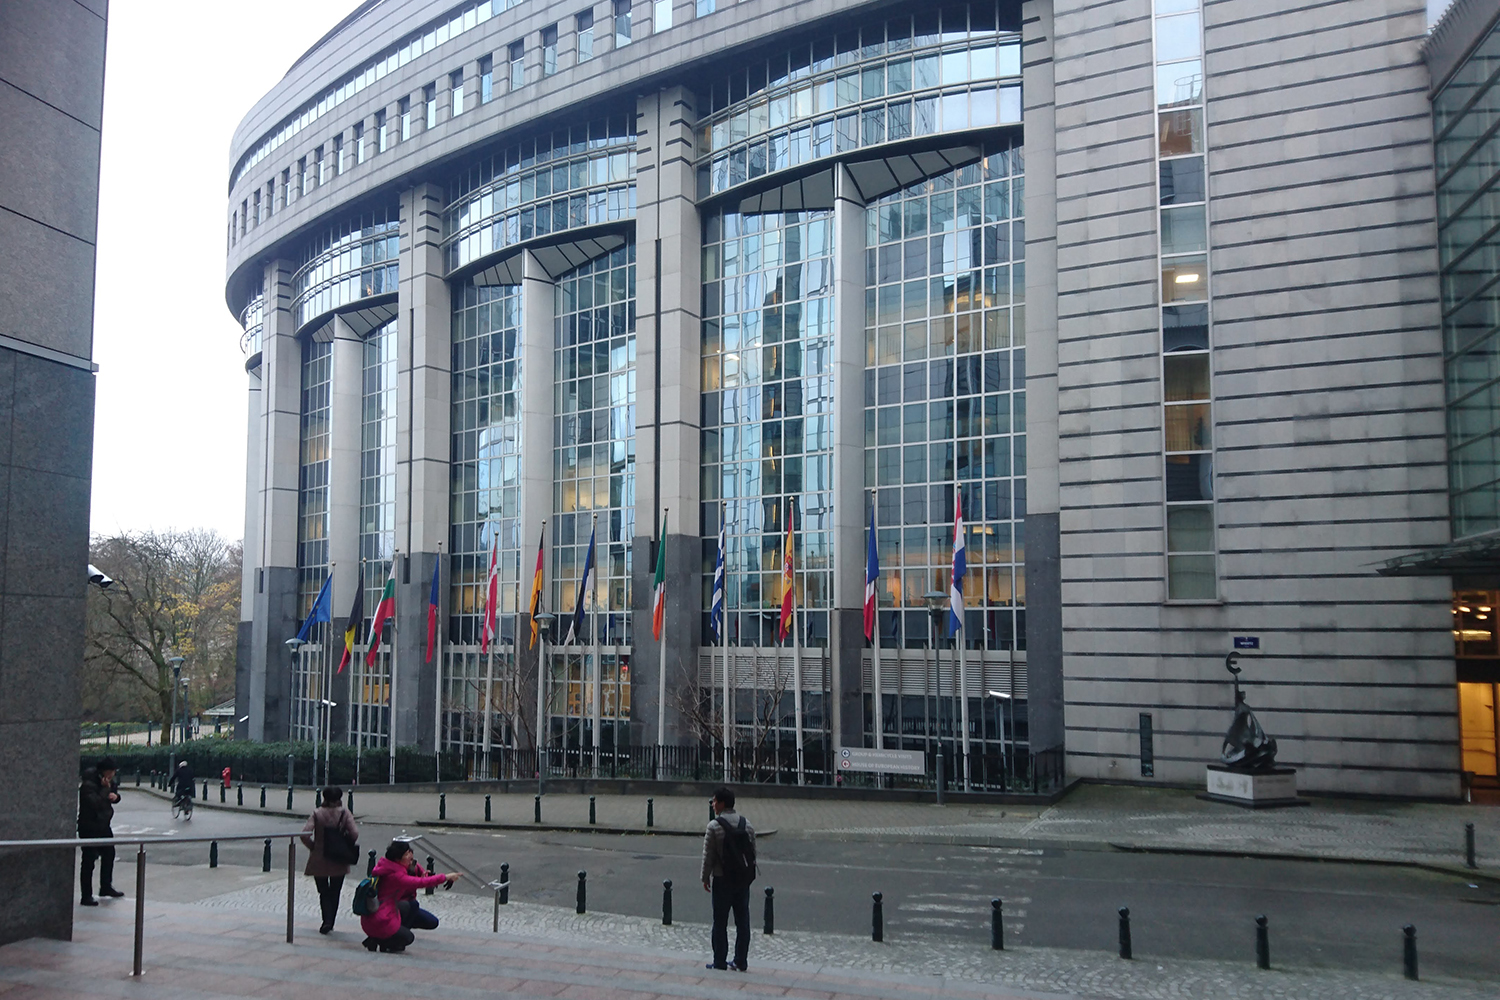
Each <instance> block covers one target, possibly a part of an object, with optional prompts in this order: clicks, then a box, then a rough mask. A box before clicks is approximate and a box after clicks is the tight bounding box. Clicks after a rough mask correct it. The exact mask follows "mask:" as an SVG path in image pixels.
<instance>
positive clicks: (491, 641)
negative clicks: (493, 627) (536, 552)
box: [479, 523, 499, 780]
mask: <svg viewBox="0 0 1500 1000" xmlns="http://www.w3.org/2000/svg"><path fill="white" fill-rule="evenodd" d="M490 530H491V531H498V530H499V529H498V528H497V527H495V526H494V524H493V523H491V525H490ZM494 547H495V540H494V537H493V536H491V538H490V562H491V565H490V566H489V567H488V569H487V571H486V573H485V578H484V604H485V607H484V620H483V621H482V622H480V625H479V628H480V635H481V636H485V635H486V634H487V633H486V629H487V628H488V626H489V620H490V615H491V613H492V612H493V609H492V608H491V607H490V604H491V599H490V574H491V573H493V572H494V571H495V567H494V565H493V563H494V560H495V554H494ZM485 645H486V646H487V647H488V649H487V651H486V653H485V676H484V742H483V744H482V749H483V751H484V777H485V780H489V779H490V778H492V777H494V775H493V774H491V773H490V711H491V706H492V705H493V704H494V700H495V637H494V636H493V635H490V636H488V639H487V640H486V642H485Z"/></svg>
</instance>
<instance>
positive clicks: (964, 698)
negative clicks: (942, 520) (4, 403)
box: [953, 483, 969, 792]
mask: <svg viewBox="0 0 1500 1000" xmlns="http://www.w3.org/2000/svg"><path fill="white" fill-rule="evenodd" d="M953 491H954V495H955V496H958V495H959V493H958V484H957V483H954V484H953ZM958 509H959V510H960V511H962V510H963V501H962V499H960V500H959V508H958ZM954 544H955V545H957V544H958V540H957V539H955V540H954ZM964 552H965V553H967V552H968V543H967V539H966V540H965V544H964ZM964 558H965V559H966V560H967V558H968V556H967V554H966V555H965V557H964ZM953 586H955V587H959V586H960V584H959V582H958V581H956V580H955V581H954V582H953ZM962 594H963V590H962V589H960V590H959V595H960V607H962ZM966 617H968V611H967V610H965V611H964V614H963V615H962V616H961V617H960V618H959V620H958V629H957V630H956V631H955V632H954V633H953V644H954V645H955V646H957V647H958V656H957V662H958V720H959V721H958V724H959V726H960V727H961V728H962V730H963V743H962V744H961V745H962V747H963V755H964V756H963V769H964V791H966V792H967V791H969V683H968V681H969V679H968V676H967V673H968V671H967V670H966V669H965V667H964V647H965V646H966V645H968V643H967V642H965V640H966V639H967V638H968V629H967V628H965V625H966V624H967V623H966V622H965V621H964V618H966Z"/></svg>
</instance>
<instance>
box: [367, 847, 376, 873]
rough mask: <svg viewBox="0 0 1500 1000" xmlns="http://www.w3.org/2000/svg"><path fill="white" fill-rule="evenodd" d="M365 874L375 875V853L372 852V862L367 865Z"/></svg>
mask: <svg viewBox="0 0 1500 1000" xmlns="http://www.w3.org/2000/svg"><path fill="white" fill-rule="evenodd" d="M365 874H366V875H374V874H375V852H374V851H371V852H370V860H369V861H368V862H366V863H365Z"/></svg>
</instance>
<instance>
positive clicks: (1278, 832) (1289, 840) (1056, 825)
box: [127, 785, 1500, 877]
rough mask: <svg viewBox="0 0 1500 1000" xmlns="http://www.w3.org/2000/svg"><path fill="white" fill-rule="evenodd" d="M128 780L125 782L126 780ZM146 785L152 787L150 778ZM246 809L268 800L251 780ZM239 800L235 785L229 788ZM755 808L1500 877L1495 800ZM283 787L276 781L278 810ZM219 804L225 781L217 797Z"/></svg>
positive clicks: (697, 822) (701, 820) (833, 831)
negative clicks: (1273, 806) (1252, 806)
mask: <svg viewBox="0 0 1500 1000" xmlns="http://www.w3.org/2000/svg"><path fill="white" fill-rule="evenodd" d="M129 790H131V789H128V788H127V791H129ZM141 790H142V791H149V790H148V789H145V788H143V789H141ZM245 791H246V802H247V803H249V804H248V805H247V806H246V807H245V809H246V810H248V811H254V812H258V811H259V810H258V809H252V806H254V805H256V804H257V803H258V800H259V787H258V786H256V787H254V788H248V787H247V788H246V790H245ZM228 798H229V801H230V802H231V803H232V802H233V801H234V792H233V791H232V790H231V792H230V793H229V796H228ZM742 799H743V801H744V803H745V808H746V810H747V814H748V815H750V816H752V817H753V820H754V822H755V824H756V826H757V827H758V828H759V829H761V830H763V831H771V830H774V831H776V832H777V834H778V835H779V836H782V837H806V838H817V839H830V840H861V839H879V840H881V841H885V842H892V841H919V842H920V841H926V842H934V841H935V842H942V843H961V844H978V845H985V846H1006V847H1057V848H1071V849H1075V850H1108V849H1117V848H1124V849H1134V850H1164V851H1207V852H1213V853H1224V854H1260V855H1267V856H1276V857H1310V858H1322V859H1345V860H1357V861H1384V862H1399V863H1406V864H1421V865H1427V866H1433V867H1439V868H1443V869H1448V870H1454V871H1463V864H1464V855H1463V850H1464V824H1465V823H1473V824H1474V825H1475V832H1476V841H1477V848H1478V851H1477V853H1478V861H1479V867H1480V871H1481V872H1482V873H1484V874H1487V875H1490V876H1493V877H1500V809H1496V808H1495V807H1490V806H1461V805H1439V804H1432V803H1403V802H1366V801H1356V800H1348V799H1326V798H1313V799H1311V800H1310V802H1311V805H1310V806H1308V807H1306V808H1300V809H1281V810H1248V809H1239V808H1236V807H1234V806H1227V805H1222V804H1219V803H1214V802H1205V801H1203V800H1201V799H1198V798H1197V797H1196V796H1195V795H1194V794H1193V793H1191V792H1187V791H1183V790H1180V789H1161V788H1139V787H1119V786H1102V785H1084V786H1081V787H1079V788H1076V789H1075V790H1074V791H1073V792H1072V793H1071V794H1069V795H1068V796H1067V797H1066V798H1064V799H1063V800H1062V801H1060V802H1058V803H1057V804H1056V805H1053V806H1039V805H1038V806H1033V805H1025V804H1022V805H980V804H968V803H962V802H960V803H956V804H955V803H950V804H948V805H944V806H937V805H933V804H930V803H910V802H878V801H875V802H871V801H851V800H843V799H781V798H776V797H774V789H773V788H767V789H765V790H764V792H757V793H756V794H753V795H752V794H750V793H748V792H747V793H743V794H742ZM285 802H286V789H285V788H284V787H283V788H281V789H275V788H269V789H267V805H268V806H269V807H270V808H269V809H268V810H267V812H268V814H271V815H279V816H285V815H287V813H286V811H285V810H284V809H282V808H277V807H279V806H284V805H285ZM311 802H312V792H311V790H310V789H298V790H297V792H296V794H295V797H294V802H293V805H294V809H293V814H294V815H296V816H298V817H301V816H302V815H304V814H305V812H306V811H307V810H308V809H309V808H310V806H311ZM209 804H210V805H212V806H217V793H216V792H215V793H213V794H212V795H211V797H210V803H209ZM532 809H533V799H532V796H531V795H529V794H509V795H502V794H496V795H493V796H492V798H491V815H492V817H493V821H494V822H493V824H492V825H493V826H495V827H497V828H498V827H512V828H522V829H537V827H536V826H535V824H533V822H532V815H533V814H532ZM707 809H708V806H707V802H706V800H705V799H704V798H702V797H699V796H692V797H666V796H657V797H656V801H655V814H656V815H655V819H656V826H655V828H654V831H653V832H655V833H658V834H671V833H677V834H691V835H697V834H700V833H701V832H702V830H703V827H704V824H705V823H706V822H707V819H708V813H707ZM355 810H356V814H357V815H358V817H359V818H360V819H361V820H363V821H365V822H377V823H384V824H391V825H397V826H417V825H421V826H429V827H436V826H440V825H441V824H440V823H439V822H438V819H437V816H438V796H437V794H436V793H432V792H424V793H419V792H400V791H382V790H379V787H378V786H377V787H372V788H365V789H359V790H357V792H356V795H355ZM596 810H597V818H598V828H599V829H600V830H601V832H606V831H607V832H639V833H645V832H647V831H646V797H645V796H643V795H613V794H608V793H606V792H601V793H600V794H598V795H597V796H596ZM447 816H448V822H449V823H454V824H463V825H483V824H484V795H483V793H482V792H481V791H478V790H477V789H476V790H474V791H469V790H467V789H465V788H464V787H463V786H459V787H458V788H455V789H454V790H452V791H450V792H449V793H448V804H447ZM542 816H543V819H544V821H545V823H544V824H543V826H542V827H541V828H542V829H558V828H573V829H587V828H588V796H586V795H568V794H548V795H546V796H544V798H543V804H542Z"/></svg>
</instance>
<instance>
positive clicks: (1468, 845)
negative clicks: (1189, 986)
mask: <svg viewBox="0 0 1500 1000" xmlns="http://www.w3.org/2000/svg"><path fill="white" fill-rule="evenodd" d="M136 784H140V782H139V781H137V782H136ZM1464 864H1465V865H1466V866H1467V867H1469V868H1478V867H1479V865H1478V863H1477V862H1476V861H1475V859H1474V824H1473V823H1465V824H1464Z"/></svg>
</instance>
